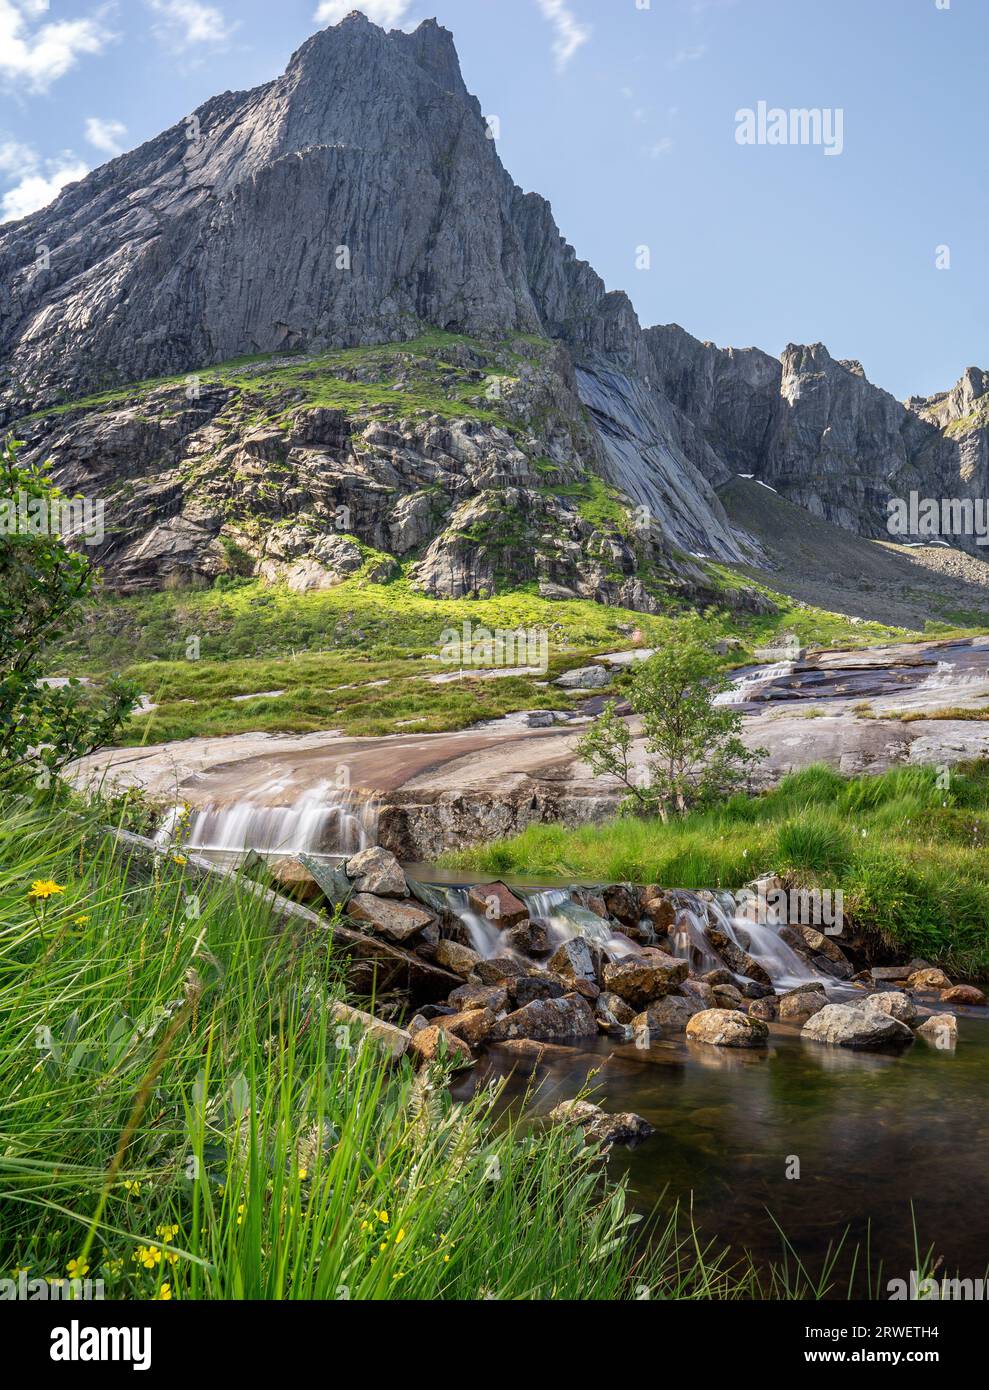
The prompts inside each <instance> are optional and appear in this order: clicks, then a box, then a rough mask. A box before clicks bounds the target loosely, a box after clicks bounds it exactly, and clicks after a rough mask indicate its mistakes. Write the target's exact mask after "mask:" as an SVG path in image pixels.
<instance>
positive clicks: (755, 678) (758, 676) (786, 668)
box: [712, 661, 793, 705]
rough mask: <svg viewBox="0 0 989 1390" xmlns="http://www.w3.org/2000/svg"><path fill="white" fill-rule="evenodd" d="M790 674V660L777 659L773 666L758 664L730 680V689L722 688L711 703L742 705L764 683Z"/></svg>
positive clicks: (791, 663)
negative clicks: (751, 669)
mask: <svg viewBox="0 0 989 1390" xmlns="http://www.w3.org/2000/svg"><path fill="white" fill-rule="evenodd" d="M792 674H793V662H792V661H778V662H777V663H776V665H775V666H758V667H756V669H755V670H754V671H747V672H745V673H744V674H743V675H741V676H737V677H736V678H735V680H734V681H733V682H732V686H731V689H730V690H723V691H722V692H721V693H720V694H719V695H715V697H714V700H713V701H712V703H713V704H715V705H744V704H746V703H747V702H748V701H749V700H751V699H752V697H753V695H754V694H755V693H756V692H757V691H758V690H761V689H762V687H763V686H764V685H771V684H772V682H773V681H779V680H783V679H784V677H786V676H790V675H792Z"/></svg>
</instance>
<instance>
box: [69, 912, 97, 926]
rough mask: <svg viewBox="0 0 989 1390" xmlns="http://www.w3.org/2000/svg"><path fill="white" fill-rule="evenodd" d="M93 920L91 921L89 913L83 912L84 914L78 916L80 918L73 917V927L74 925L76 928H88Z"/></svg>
mask: <svg viewBox="0 0 989 1390" xmlns="http://www.w3.org/2000/svg"><path fill="white" fill-rule="evenodd" d="M91 920H92V919H91V917H90V915H89V913H88V912H83V913H81V914H80V916H78V917H73V919H72V925H73V926H74V927H88V926H89V923H90V921H91Z"/></svg>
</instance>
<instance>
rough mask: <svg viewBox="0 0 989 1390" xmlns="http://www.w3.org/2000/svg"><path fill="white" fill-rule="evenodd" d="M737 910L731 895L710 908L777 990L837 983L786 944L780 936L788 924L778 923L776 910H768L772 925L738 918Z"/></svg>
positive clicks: (715, 898) (722, 895) (722, 896)
mask: <svg viewBox="0 0 989 1390" xmlns="http://www.w3.org/2000/svg"><path fill="white" fill-rule="evenodd" d="M737 906H738V904H737V903H736V901H735V899H734V897H733V896H732V894H731V893H716V894H714V896H713V899H712V901H711V902H710V903H708V904H707V907H708V908H709V909H710V911H711V913H712V914H713V916H714V918H715V920H716V923H717V925H718V927H719V928H720V930H721V931H723V932H724V934H725V935H726V936H727V937H729V938H730V939H731V940H732V941H733V942H734V943H735V945H736V946H737V947H738V948H739V950H741V951H745V952H746V953H747V954H748V955H750V956H751V957H752V959H753V960H754V961H756V962H757V964H759V965H761V966H762V968H763V970H765V972H766V974H767V975H768V976H769V978H770V979H771V980H772V982H773V984H774V985H776V987H777V988H779V987H781V986H782V987H783V988H784V989H793V988H795V987H796V986H797V985H801V984H807V983H808V982H810V981H815V980H816V981H818V982H819V983H821V984H829V985H833V984H834V983H835V980H834V978H833V976H831V975H825V974H824V973H823V972H822V971H820V970H817V969H816V968H815V967H814V966H813V965H811V964H810V962H809V961H807V960H805V959H804V958H803V956H800V955H798V954H797V952H796V951H795V950H794V949H793V947H792V946H788V945H787V944H786V942H785V941H784V940H783V938H782V937H781V936H780V934H779V928H780V927H781V926H785V925H786V924H785V923H784V922H781V921H780V920H779V916H778V914H777V913H776V910H775V908H773V909H769V912H770V913H771V915H772V916H773V917H774V918H775V920H774V921H773V922H756V921H753V919H752V918H751V917H748V916H745V915H744V914H743V915H739V913H738V912H737V910H736V909H737Z"/></svg>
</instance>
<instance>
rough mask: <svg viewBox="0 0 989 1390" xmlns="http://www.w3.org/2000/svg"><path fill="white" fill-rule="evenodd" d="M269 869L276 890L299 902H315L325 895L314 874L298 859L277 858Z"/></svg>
mask: <svg viewBox="0 0 989 1390" xmlns="http://www.w3.org/2000/svg"><path fill="white" fill-rule="evenodd" d="M268 870H269V873H270V874H271V878H272V882H273V883H274V885H275V890H276V892H279V893H285V894H287V895H288V896H289V897H290V898H294V899H295V901H296V902H297V903H313V902H316V900H317V899H318V898H321V897H322V896H323V890H322V888H321V887H320V886H319V884H318V882H317V881H316V878H315V877H314V875H313V874H311V873H310V871H309V870H308V869H307V868H306V866H305V865H304V864H302V863H300V862H299V860H298V859H290V858H286V859H275V860H274V861H273V862H272V863H270V864H269V866H268Z"/></svg>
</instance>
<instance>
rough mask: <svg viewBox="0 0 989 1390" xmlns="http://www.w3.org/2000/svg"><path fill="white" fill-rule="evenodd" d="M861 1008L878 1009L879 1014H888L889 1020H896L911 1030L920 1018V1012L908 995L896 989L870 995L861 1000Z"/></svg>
mask: <svg viewBox="0 0 989 1390" xmlns="http://www.w3.org/2000/svg"><path fill="white" fill-rule="evenodd" d="M863 1007H864V1008H866V1009H878V1010H879V1012H880V1013H884V1014H889V1016H890V1018H895V1019H898V1020H899V1022H900V1023H905V1024H906V1025H907V1027H908V1028H913V1027H914V1026H915V1025H916V1023H917V1020H918V1019H919V1018H920V1010H919V1009H918V1008H917V1005H916V1004H915V1003H914V1002H913V1000H912V999H911V998H910V996H909V995H908V994H903V993H902V991H900V990H898V989H889V990H881V991H880V992H879V993H878V994H870V995H869V996H868V997H867V998H866V999H865V1000H863Z"/></svg>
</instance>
